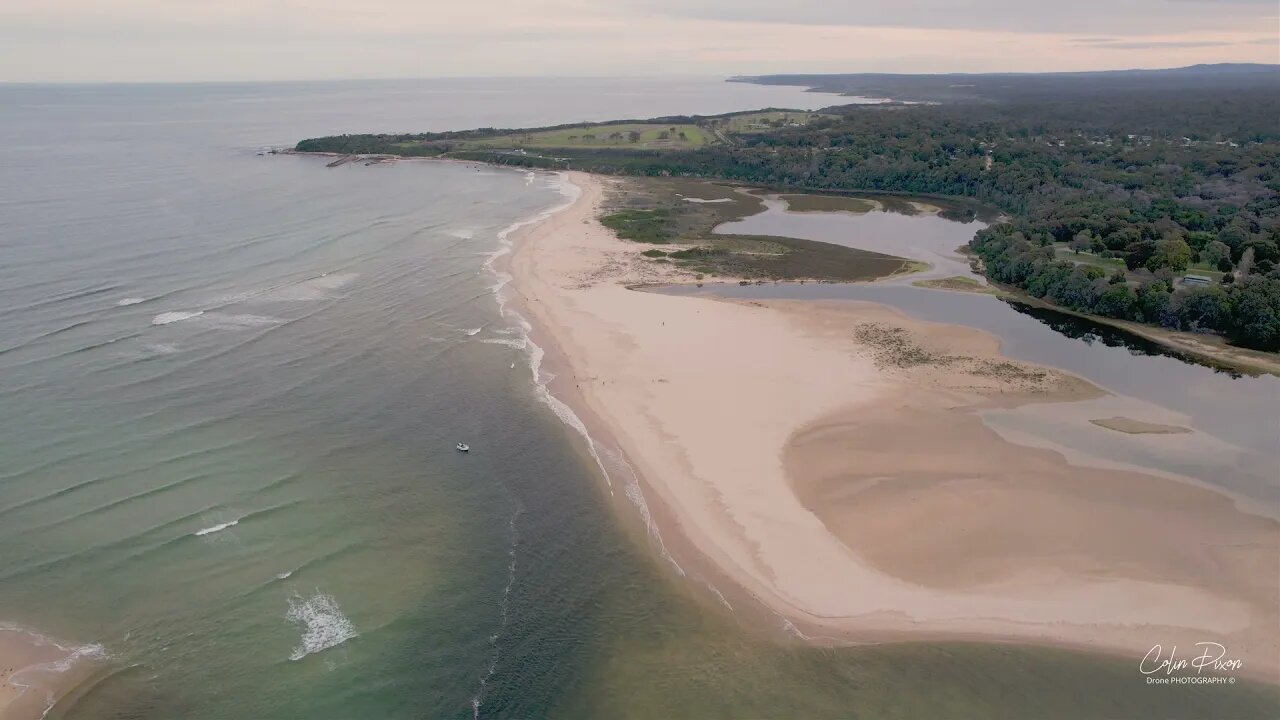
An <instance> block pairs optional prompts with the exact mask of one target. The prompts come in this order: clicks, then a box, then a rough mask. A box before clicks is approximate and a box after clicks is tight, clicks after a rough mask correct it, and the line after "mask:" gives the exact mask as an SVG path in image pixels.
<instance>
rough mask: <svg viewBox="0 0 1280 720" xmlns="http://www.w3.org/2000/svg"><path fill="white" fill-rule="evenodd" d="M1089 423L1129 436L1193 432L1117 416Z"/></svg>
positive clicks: (1179, 427)
mask: <svg viewBox="0 0 1280 720" xmlns="http://www.w3.org/2000/svg"><path fill="white" fill-rule="evenodd" d="M1089 422H1091V423H1093V424H1094V425H1097V426H1098V427H1104V428H1106V429H1108V430H1115V431H1116V432H1122V433H1128V434H1129V435H1182V434H1185V433H1189V432H1191V430H1190V428H1184V427H1182V426H1180V425H1160V424H1159V423H1149V422H1143V421H1141V420H1134V419H1133V418H1127V417H1122V416H1119V415H1117V416H1116V417H1109V418H1098V419H1096V420H1090V421H1089Z"/></svg>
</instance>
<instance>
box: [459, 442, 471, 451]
mask: <svg viewBox="0 0 1280 720" xmlns="http://www.w3.org/2000/svg"><path fill="white" fill-rule="evenodd" d="M455 447H457V448H458V452H471V448H470V447H468V446H467V444H466V443H458V444H457V445H456V446H455Z"/></svg>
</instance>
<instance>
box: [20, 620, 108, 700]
mask: <svg viewBox="0 0 1280 720" xmlns="http://www.w3.org/2000/svg"><path fill="white" fill-rule="evenodd" d="M103 657H104V653H103V649H102V647H101V646H98V645H85V646H81V647H68V646H66V645H64V644H62V643H60V642H58V641H55V640H51V639H50V638H48V637H45V636H43V635H41V634H39V633H36V632H33V631H31V630H27V629H25V628H20V627H16V626H13V625H8V624H4V623H0V720H37V719H38V718H43V717H45V715H47V714H48V712H49V710H50V709H51V708H53V706H54V705H55V704H56V703H57V702H58V700H60V699H62V698H63V697H65V696H66V695H67V694H68V693H70V692H71V691H72V690H74V689H75V687H76V686H77V685H78V684H79V683H81V682H82V681H84V680H85V679H86V678H87V677H88V676H89V675H90V674H91V673H92V671H93V668H94V666H95V663H94V661H96V660H101V659H102V658H103Z"/></svg>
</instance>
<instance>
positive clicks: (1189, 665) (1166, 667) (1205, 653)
mask: <svg viewBox="0 0 1280 720" xmlns="http://www.w3.org/2000/svg"><path fill="white" fill-rule="evenodd" d="M1195 647H1196V652H1198V653H1200V654H1199V655H1196V656H1194V657H1189V658H1179V657H1178V646H1177V645H1174V646H1172V647H1170V648H1169V654H1168V655H1165V654H1164V648H1163V647H1162V646H1160V645H1156V646H1154V647H1152V648H1151V649H1150V650H1148V651H1147V654H1146V655H1145V656H1143V658H1142V664H1141V665H1139V669H1140V670H1141V671H1142V674H1143V675H1156V674H1158V673H1164V674H1165V675H1172V674H1174V673H1176V672H1179V671H1190V670H1195V671H1196V674H1197V675H1199V674H1201V673H1203V672H1204V671H1205V670H1210V671H1216V672H1231V671H1233V670H1239V669H1241V668H1243V667H1244V661H1243V660H1240V659H1239V658H1229V657H1227V649H1226V648H1225V647H1223V646H1222V645H1221V644H1220V643H1216V642H1198V643H1196V644H1195Z"/></svg>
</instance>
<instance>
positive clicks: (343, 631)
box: [284, 590, 360, 660]
mask: <svg viewBox="0 0 1280 720" xmlns="http://www.w3.org/2000/svg"><path fill="white" fill-rule="evenodd" d="M284 616H285V618H286V619H287V620H289V621H290V622H293V623H297V624H299V625H301V626H302V627H303V630H302V639H301V641H300V642H299V643H298V647H296V648H294V650H293V653H292V654H291V655H289V659H290V660H301V659H302V658H304V657H306V656H308V655H311V654H313V653H318V652H323V651H324V650H328V649H329V648H331V647H336V646H338V645H341V644H342V643H344V642H346V641H348V640H350V639H351V638H353V637H356V636H358V635H359V634H360V633H358V632H356V626H355V625H353V624H351V621H350V620H348V619H347V616H346V615H343V614H342V609H341V608H339V607H338V601H337V600H335V599H334V597H333V596H332V595H326V594H324V593H322V592H320V591H319V590H317V591H316V592H315V594H314V595H312V596H311V597H309V598H304V597H302V596H301V595H297V594H294V595H292V596H290V598H289V610H288V611H287V612H286V613H285V615H284Z"/></svg>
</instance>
